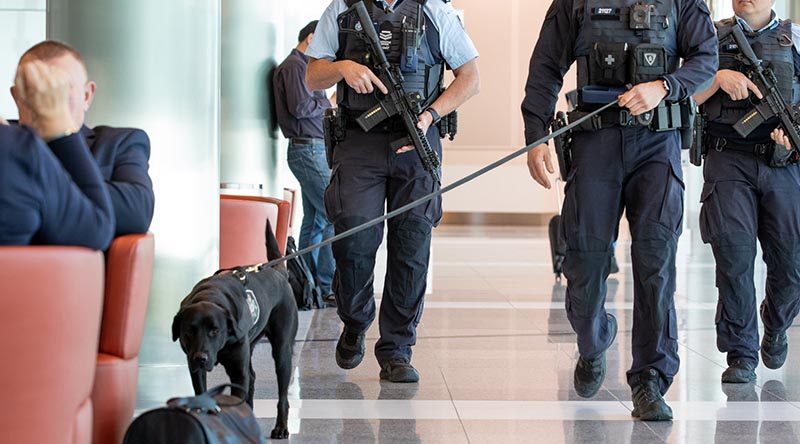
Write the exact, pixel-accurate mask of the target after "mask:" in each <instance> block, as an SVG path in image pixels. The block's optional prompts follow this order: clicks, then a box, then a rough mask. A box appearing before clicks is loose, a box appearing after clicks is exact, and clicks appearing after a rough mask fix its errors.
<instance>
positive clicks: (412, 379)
mask: <svg viewBox="0 0 800 444" xmlns="http://www.w3.org/2000/svg"><path fill="white" fill-rule="evenodd" d="M380 378H381V380H382V381H389V382H394V383H398V384H412V383H415V382H419V375H410V376H408V377H406V378H398V379H392V378H390V377H389V375H388V374H387V373H386V372H385V371H383V370H381V374H380Z"/></svg>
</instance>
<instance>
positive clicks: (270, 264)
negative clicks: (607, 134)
mask: <svg viewBox="0 0 800 444" xmlns="http://www.w3.org/2000/svg"><path fill="white" fill-rule="evenodd" d="M617 105H619V100H616V101H614V102H611V103H609V104H608V105H605V106H603V107H602V108H600V109H598V110H596V111H594V112H591V113H589V114H587V115H585V116H583V117H581V118H580V119H578V120H576V121H574V122H571V123H570V124H569V125H567V126H565V127H564V128H561V129H559V130H558V131H556V132H554V133H552V134H550V135H549V136H546V137H543V138H541V139H539V140H537V141H536V142H533V143H532V144H530V145H528V146H526V147H524V148H520V149H519V150H517V151H515V152H513V153H511V154H509V155H508V156H506V157H503V158H502V159H500V160H498V161H496V162H494V163H492V164H490V165H487V166H485V167H483V168H481V169H480V170H478V171H475V172H474V173H472V174H470V175H469V176H466V177H463V178H461V179H459V180H457V181H455V182H453V183H451V184H450V185H448V186H446V187H444V188H441V189H439V191H434V192H433V193H431V194H428V195H427V196H424V197H422V198H420V199H417V200H415V201H414V202H411V203H409V204H407V205H404V206H402V207H400V208H398V209H396V210H394V211H392V212H390V213H386V214H384V215H383V216H381V217H379V218H377V219H373V220H371V221H369V222H365V223H363V224H361V225H359V226H357V227H353V228H351V229H349V230H347V231H345V232H344V233H340V234H337V235H336V236H333V237H332V238H330V239H327V240H325V241H322V242H320V243H318V244H316V245H312V246H310V247H307V248H304V249H302V250H300V251H297V252H295V253H292V254H290V255H288V256H284V257H282V258H279V259H275V260H273V261H269V262H267V263H266V264H263V266H264V267H274V266H276V265H278V264H281V263H283V262H286V261H288V260H290V259H294V258H296V257H298V256H302V255H304V254H308V253H310V252H312V251H314V250H316V249H317V248H321V247H324V246H326V245H330V244H332V243H334V242H336V241H339V240H342V239H344V238H346V237H350V236H352V235H354V234H356V233H360V232H362V231H364V230H366V229H367V228H371V227H373V226H375V225H378V224H380V223H383V222H385V221H387V220H389V219H391V218H393V217H397V216H399V215H401V214H403V213H405V212H406V211H408V210H410V209H412V208H415V207H418V206H420V205H422V204H424V203H426V202H429V201H431V200H433V199H436V198H437V197H439V196H441V195H442V194H444V193H447V192H450V191H453V190H454V189H456V188H458V187H460V186H462V185H464V184H466V183H468V182H472V181H473V180H475V179H477V178H478V177H480V176H483V175H484V174H486V173H488V172H489V171H492V170H495V169H497V168H499V167H501V166H503V165H505V164H507V163H508V162H510V161H512V160H514V159H516V158H517V157H519V156H521V155H523V154H527V153H528V152H529V151H532V150H533V149H534V148H536V147H537V146H539V145H541V144H543V143H546V142H548V141H550V140H552V139H555V138H556V137H558V136H560V135H562V134H564V133H566V132H567V131H572V130H573V129H575V128H576V127H578V126H579V125H581V124H582V123H584V122H586V121H587V120H589V119H591V118H593V117H594V116H596V115H598V114H600V113H602V112H603V111H605V110H607V109H609V108H611V107H614V106H617Z"/></svg>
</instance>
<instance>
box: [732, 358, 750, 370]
mask: <svg viewBox="0 0 800 444" xmlns="http://www.w3.org/2000/svg"><path fill="white" fill-rule="evenodd" d="M731 367H736V368H743V369H746V370H751V368H750V363H749V362H747V361H744V360H741V359H737V360H735V361H733V364H731Z"/></svg>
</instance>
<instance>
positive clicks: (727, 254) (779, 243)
mask: <svg viewBox="0 0 800 444" xmlns="http://www.w3.org/2000/svg"><path fill="white" fill-rule="evenodd" d="M703 173H704V176H705V184H704V185H703V194H702V197H701V200H702V202H703V206H702V209H701V212H700V229H701V232H702V235H703V241H704V242H706V243H710V244H711V247H712V249H713V251H714V258H715V259H716V262H717V288H718V289H719V301H718V304H717V316H716V324H717V347H718V348H719V351H721V352H723V353H727V354H728V363H729V364H730V363H732V362H733V361H734V360H736V359H744V360H747V361H750V362H751V363H753V364H755V365H757V364H758V348H759V340H758V321H757V318H756V292H755V284H754V282H753V279H754V278H753V273H754V271H755V270H754V262H755V257H756V238H758V240H759V241H761V248H762V250H763V252H764V262H766V264H767V287H766V298H765V300H764V302H763V303H762V304H761V318H762V320H763V321H764V329H765V331H766V332H767V333H770V334H776V333H782V332H783V331H785V330H786V329H787V328H789V326H790V325H791V324H792V320H793V319H794V318H795V316H797V313H798V310H799V309H800V199H798V196H799V195H800V166H797V165H793V166H790V167H786V168H771V167H769V166H768V165H767V163H766V162H765V161H764V160H761V159H759V158H757V157H756V156H754V155H752V154H748V153H742V152H736V151H721V152H719V151H715V150H710V152H709V153H708V156H707V158H706V163H705V167H704V171H703Z"/></svg>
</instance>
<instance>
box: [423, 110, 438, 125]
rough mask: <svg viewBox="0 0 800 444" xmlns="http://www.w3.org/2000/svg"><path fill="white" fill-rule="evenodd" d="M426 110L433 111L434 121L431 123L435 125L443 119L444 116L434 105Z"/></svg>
mask: <svg viewBox="0 0 800 444" xmlns="http://www.w3.org/2000/svg"><path fill="white" fill-rule="evenodd" d="M425 111H427V112H429V113H431V117H433V122H431V125H435V124H437V123H439V121H440V120H442V117H441V116H440V115H439V113H437V112H436V110H435V109H433V107H431V106H429V107H428V109H426V110H425Z"/></svg>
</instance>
